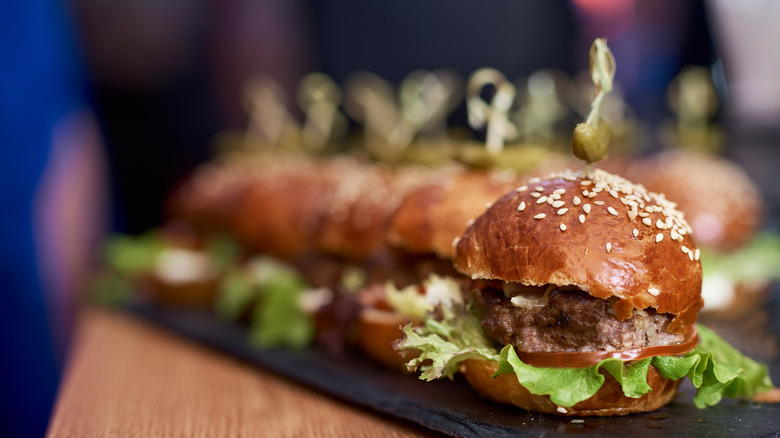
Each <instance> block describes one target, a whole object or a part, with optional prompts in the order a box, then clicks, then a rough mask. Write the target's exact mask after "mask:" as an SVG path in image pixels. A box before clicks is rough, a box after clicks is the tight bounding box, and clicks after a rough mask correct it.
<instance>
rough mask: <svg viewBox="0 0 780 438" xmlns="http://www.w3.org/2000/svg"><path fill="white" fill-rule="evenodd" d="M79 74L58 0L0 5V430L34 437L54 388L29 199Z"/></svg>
mask: <svg viewBox="0 0 780 438" xmlns="http://www.w3.org/2000/svg"><path fill="white" fill-rule="evenodd" d="M82 78H83V71H82V70H81V67H80V62H79V58H78V56H77V52H76V50H75V46H74V39H73V37H72V35H71V33H70V23H69V21H68V19H67V15H66V11H65V9H64V8H63V5H62V4H60V3H59V2H58V1H57V0H5V1H2V2H0V436H3V437H6V436H10V437H16V436H31V437H32V436H36V437H37V436H43V435H44V433H45V430H46V426H47V423H48V418H49V414H50V410H51V407H52V404H53V401H54V397H55V394H56V390H57V385H58V380H59V374H60V369H59V366H58V364H57V360H56V358H55V354H54V350H53V345H52V336H51V333H50V328H49V324H48V318H47V306H46V302H45V294H44V291H43V288H42V284H41V281H40V273H39V271H38V266H37V258H36V251H35V242H34V230H33V201H34V197H35V193H36V189H37V187H38V184H39V181H40V178H41V175H42V173H43V169H44V166H45V164H46V160H47V158H48V156H49V153H50V150H51V142H52V131H53V129H54V127H55V126H56V124H57V122H58V121H60V120H62V118H63V117H64V116H65V115H66V114H67V113H68V112H70V111H72V110H74V109H77V108H79V107H81V106H83V103H84V101H83V99H82V96H83V90H84V88H83V82H82Z"/></svg>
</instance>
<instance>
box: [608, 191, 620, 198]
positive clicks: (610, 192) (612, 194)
mask: <svg viewBox="0 0 780 438" xmlns="http://www.w3.org/2000/svg"><path fill="white" fill-rule="evenodd" d="M609 196H612V197H613V198H615V199H617V198H618V193H617V192H616V191H615V190H610V191H609Z"/></svg>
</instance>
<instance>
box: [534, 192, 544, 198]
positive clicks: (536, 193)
mask: <svg viewBox="0 0 780 438" xmlns="http://www.w3.org/2000/svg"><path fill="white" fill-rule="evenodd" d="M540 196H542V195H540V194H539V192H533V193H531V197H533V198H538V197H540Z"/></svg>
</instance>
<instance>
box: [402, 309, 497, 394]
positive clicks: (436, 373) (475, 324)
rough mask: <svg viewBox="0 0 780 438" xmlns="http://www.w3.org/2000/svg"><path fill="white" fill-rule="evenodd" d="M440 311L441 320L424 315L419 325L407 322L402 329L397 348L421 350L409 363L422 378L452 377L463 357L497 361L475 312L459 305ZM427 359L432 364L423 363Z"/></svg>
mask: <svg viewBox="0 0 780 438" xmlns="http://www.w3.org/2000/svg"><path fill="white" fill-rule="evenodd" d="M441 310H442V313H443V314H444V318H443V319H442V320H441V321H438V320H436V319H435V318H433V317H432V316H430V315H427V316H425V317H424V319H423V321H424V323H423V325H422V326H420V327H417V328H415V327H413V326H412V324H411V323H410V324H407V325H406V326H405V327H404V328H403V332H404V334H405V335H406V336H405V337H404V339H403V340H402V341H401V342H400V343H399V344H398V348H399V349H417V350H419V351H420V355H419V356H418V357H416V358H414V359H412V360H411V361H410V362H409V364H408V367H409V369H410V370H414V369H420V370H421V371H422V374H421V375H420V378H421V379H423V380H435V379H438V378H441V377H447V378H449V379H452V377H453V376H454V375H455V373H456V372H457V371H458V367H459V366H460V364H461V362H463V361H465V360H466V359H480V358H484V359H489V360H498V350H496V349H495V348H494V347H493V346H492V345H491V343H490V339H488V338H487V336H486V335H485V332H484V330H482V324H481V323H480V322H479V318H477V316H476V315H474V314H473V313H472V312H470V311H469V310H467V309H465V308H462V307H461V308H458V309H453V308H449V307H442V309H441ZM426 361H430V362H431V363H430V364H423V363H424V362H426Z"/></svg>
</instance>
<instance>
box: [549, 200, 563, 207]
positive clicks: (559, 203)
mask: <svg viewBox="0 0 780 438" xmlns="http://www.w3.org/2000/svg"><path fill="white" fill-rule="evenodd" d="M565 204H566V203H565V202H563V201H555V202H553V203H552V206H553V208H560V207H563V206H564V205H565Z"/></svg>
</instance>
